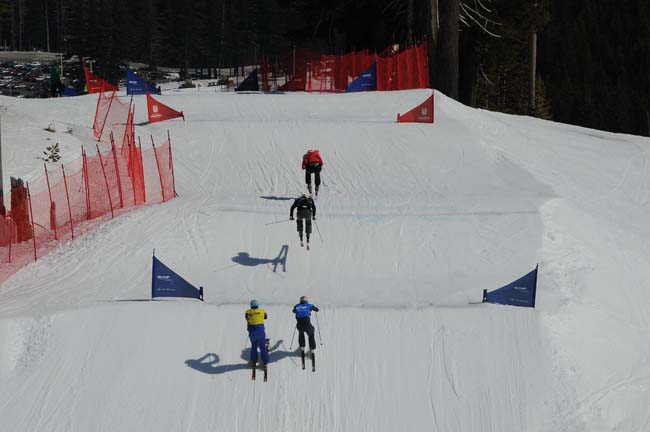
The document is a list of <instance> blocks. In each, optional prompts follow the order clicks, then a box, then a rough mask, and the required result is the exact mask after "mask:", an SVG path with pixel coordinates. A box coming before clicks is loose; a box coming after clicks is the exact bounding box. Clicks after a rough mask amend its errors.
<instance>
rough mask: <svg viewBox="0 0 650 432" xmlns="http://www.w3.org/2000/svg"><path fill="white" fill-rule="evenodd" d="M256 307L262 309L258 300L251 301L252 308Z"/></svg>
mask: <svg viewBox="0 0 650 432" xmlns="http://www.w3.org/2000/svg"><path fill="white" fill-rule="evenodd" d="M256 307H260V304H259V303H258V302H257V300H251V308H253V309H255V308H256Z"/></svg>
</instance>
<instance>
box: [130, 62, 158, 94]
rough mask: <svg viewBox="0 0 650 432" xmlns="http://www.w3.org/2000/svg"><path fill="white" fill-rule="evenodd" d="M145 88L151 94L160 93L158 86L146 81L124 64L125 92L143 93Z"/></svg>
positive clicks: (145, 91)
mask: <svg viewBox="0 0 650 432" xmlns="http://www.w3.org/2000/svg"><path fill="white" fill-rule="evenodd" d="M147 90H148V91H149V93H151V94H160V87H156V86H155V85H153V84H149V83H147V82H146V81H145V80H144V79H142V78H140V77H139V76H137V75H136V74H135V72H133V71H132V70H131V68H130V67H128V66H126V94H127V95H143V94H146V93H147Z"/></svg>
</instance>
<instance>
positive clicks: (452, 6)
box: [436, 0, 460, 100]
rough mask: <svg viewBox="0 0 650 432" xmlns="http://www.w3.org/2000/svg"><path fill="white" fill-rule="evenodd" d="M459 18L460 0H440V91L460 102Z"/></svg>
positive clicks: (438, 70) (438, 80) (438, 68)
mask: <svg viewBox="0 0 650 432" xmlns="http://www.w3.org/2000/svg"><path fill="white" fill-rule="evenodd" d="M459 18H460V0H440V34H439V36H440V44H439V46H438V58H437V59H438V67H437V68H436V69H437V72H438V77H437V78H438V79H437V82H438V89H439V90H440V91H441V92H443V93H444V94H446V95H447V96H449V97H450V98H452V99H455V100H458V46H459V35H458V20H459Z"/></svg>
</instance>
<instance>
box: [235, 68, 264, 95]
mask: <svg viewBox="0 0 650 432" xmlns="http://www.w3.org/2000/svg"><path fill="white" fill-rule="evenodd" d="M235 91H260V83H259V81H258V79H257V69H255V70H253V72H251V73H250V74H249V75H248V76H247V77H246V79H245V80H244V81H242V82H241V83H240V84H239V85H238V86H237V88H236V89H235Z"/></svg>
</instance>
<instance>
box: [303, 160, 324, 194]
mask: <svg viewBox="0 0 650 432" xmlns="http://www.w3.org/2000/svg"><path fill="white" fill-rule="evenodd" d="M321 169H322V167H321V166H320V164H319V165H318V166H313V165H311V164H310V165H307V167H306V168H305V183H307V184H308V185H310V184H311V175H312V173H313V174H314V184H315V185H316V189H318V187H319V186H320V170H321Z"/></svg>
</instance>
